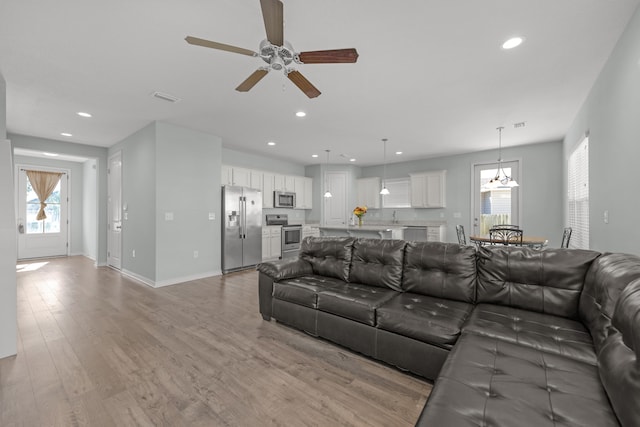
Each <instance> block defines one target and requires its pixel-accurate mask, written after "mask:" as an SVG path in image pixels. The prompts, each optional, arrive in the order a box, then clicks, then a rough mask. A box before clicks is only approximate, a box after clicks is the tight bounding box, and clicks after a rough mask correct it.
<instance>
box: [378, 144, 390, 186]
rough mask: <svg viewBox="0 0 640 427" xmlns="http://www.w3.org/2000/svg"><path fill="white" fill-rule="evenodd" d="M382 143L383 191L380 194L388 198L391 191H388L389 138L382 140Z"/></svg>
mask: <svg viewBox="0 0 640 427" xmlns="http://www.w3.org/2000/svg"><path fill="white" fill-rule="evenodd" d="M382 142H383V143H384V152H383V161H384V163H383V164H382V190H380V194H382V195H383V196H387V195H388V194H389V190H388V189H387V138H382Z"/></svg>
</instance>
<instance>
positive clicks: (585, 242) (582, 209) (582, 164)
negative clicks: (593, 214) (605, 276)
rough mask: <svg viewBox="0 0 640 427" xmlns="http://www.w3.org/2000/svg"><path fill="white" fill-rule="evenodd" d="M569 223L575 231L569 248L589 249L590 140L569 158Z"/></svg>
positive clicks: (578, 147)
mask: <svg viewBox="0 0 640 427" xmlns="http://www.w3.org/2000/svg"><path fill="white" fill-rule="evenodd" d="M567 170H568V174H569V176H568V192H569V194H568V195H567V196H568V197H567V200H568V204H569V206H568V217H569V218H568V221H569V227H571V228H572V229H573V232H572V235H571V240H570V243H569V247H571V248H578V249H589V138H588V137H585V138H584V139H583V140H582V142H580V144H578V146H577V147H576V149H575V150H573V153H571V155H570V156H569V164H568V168H567Z"/></svg>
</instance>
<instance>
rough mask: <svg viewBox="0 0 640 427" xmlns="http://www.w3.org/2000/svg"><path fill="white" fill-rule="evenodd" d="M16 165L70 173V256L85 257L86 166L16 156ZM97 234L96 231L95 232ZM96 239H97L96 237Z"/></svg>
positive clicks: (76, 163)
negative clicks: (63, 170)
mask: <svg viewBox="0 0 640 427" xmlns="http://www.w3.org/2000/svg"><path fill="white" fill-rule="evenodd" d="M13 162H14V164H15V165H25V166H44V167H51V168H59V169H66V170H68V171H69V190H70V191H69V209H70V211H69V215H70V216H69V254H70V255H84V254H85V253H84V244H83V228H84V225H83V222H84V213H83V207H84V200H83V197H84V184H83V181H84V166H83V164H82V163H78V162H68V161H62V160H55V159H49V158H40V157H25V156H14V161H13ZM94 234H95V231H94ZM94 238H95V237H94Z"/></svg>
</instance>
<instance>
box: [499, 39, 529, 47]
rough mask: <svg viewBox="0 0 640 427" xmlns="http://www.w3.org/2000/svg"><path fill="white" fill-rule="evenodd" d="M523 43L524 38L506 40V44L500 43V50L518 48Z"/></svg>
mask: <svg viewBox="0 0 640 427" xmlns="http://www.w3.org/2000/svg"><path fill="white" fill-rule="evenodd" d="M523 41H524V38H522V37H513V38H510V39H509V40H507V41H506V42H504V43H502V48H503V49H513V48H514V47H518V46H520V45H521V44H522V42H523Z"/></svg>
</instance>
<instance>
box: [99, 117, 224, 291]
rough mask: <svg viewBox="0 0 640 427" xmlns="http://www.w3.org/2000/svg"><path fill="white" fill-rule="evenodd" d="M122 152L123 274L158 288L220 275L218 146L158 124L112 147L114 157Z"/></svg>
mask: <svg viewBox="0 0 640 427" xmlns="http://www.w3.org/2000/svg"><path fill="white" fill-rule="evenodd" d="M116 151H121V152H122V203H123V207H124V206H125V205H126V206H127V210H126V213H127V215H128V219H126V220H124V221H123V226H122V270H123V271H124V272H125V273H128V274H131V275H133V276H135V277H138V278H140V279H142V280H144V281H145V282H147V283H149V284H151V285H154V286H163V285H167V284H173V283H178V282H182V281H186V280H189V279H192V278H197V277H205V276H210V275H214V274H219V273H220V270H221V267H220V264H221V252H220V251H221V243H220V233H221V230H220V212H221V201H220V198H221V192H220V167H221V165H222V161H221V158H222V142H221V140H220V138H219V137H217V136H215V135H210V134H206V133H202V132H198V131H195V130H191V129H186V128H182V127H179V126H174V125H170V124H168V123H162V122H154V123H151V124H149V125H148V126H146V127H145V128H143V129H141V130H139V131H138V132H136V133H134V134H133V135H131V136H129V137H127V138H125V139H124V140H123V141H121V142H119V143H118V144H116V145H114V146H112V147H111V148H110V149H109V155H111V154H113V153H115V152H116ZM210 212H211V213H215V215H216V219H215V220H209V213H210ZM166 214H171V215H172V216H173V220H166ZM134 250H135V252H136V256H135V257H133V251H134ZM194 251H198V257H197V258H196V257H194Z"/></svg>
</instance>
